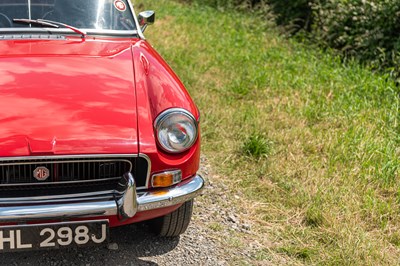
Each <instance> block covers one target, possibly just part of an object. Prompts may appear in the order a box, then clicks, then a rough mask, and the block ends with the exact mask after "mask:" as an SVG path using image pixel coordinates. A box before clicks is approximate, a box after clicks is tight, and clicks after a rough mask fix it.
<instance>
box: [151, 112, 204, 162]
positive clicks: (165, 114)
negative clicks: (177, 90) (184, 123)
mask: <svg viewBox="0 0 400 266" xmlns="http://www.w3.org/2000/svg"><path fill="white" fill-rule="evenodd" d="M177 114H178V115H183V116H186V117H187V118H188V119H190V120H191V122H192V124H193V125H194V129H195V134H194V138H193V139H192V140H191V141H190V145H189V146H188V147H186V148H185V149H181V150H175V149H170V148H168V147H166V146H165V145H163V143H161V141H160V139H159V135H158V134H159V130H158V129H159V125H161V124H162V123H163V122H165V121H166V120H167V119H168V118H170V117H172V116H174V115H177ZM153 127H154V131H155V135H156V140H157V144H158V146H159V147H160V148H161V149H162V150H163V151H165V152H167V153H173V154H179V153H183V152H185V151H188V150H190V149H191V148H192V147H193V145H194V144H195V143H196V141H197V139H198V137H199V122H198V121H197V120H196V118H195V117H194V115H193V114H192V113H190V112H189V111H187V110H185V109H182V108H170V109H167V110H165V111H163V112H161V113H160V114H159V115H158V116H157V118H156V119H155V120H154V124H153Z"/></svg>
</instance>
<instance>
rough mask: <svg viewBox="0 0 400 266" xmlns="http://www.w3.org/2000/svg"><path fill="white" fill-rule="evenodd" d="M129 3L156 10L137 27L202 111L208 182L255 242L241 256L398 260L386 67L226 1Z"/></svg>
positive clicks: (392, 96) (393, 129)
mask: <svg viewBox="0 0 400 266" xmlns="http://www.w3.org/2000/svg"><path fill="white" fill-rule="evenodd" d="M135 4H136V6H137V9H139V10H143V9H154V10H156V12H157V21H156V24H155V25H154V26H152V27H149V28H148V29H147V31H146V36H147V38H148V40H149V41H150V43H152V45H154V46H155V47H156V49H157V50H158V51H159V52H160V53H161V54H162V56H163V57H164V58H165V59H166V60H167V61H168V62H169V63H170V65H171V66H172V67H173V68H174V70H175V71H176V73H177V74H178V75H179V76H180V77H181V79H182V80H183V82H184V83H185V85H186V86H187V88H188V90H189V91H190V93H191V95H192V96H193V98H194V99H195V101H196V102H197V104H198V106H199V108H200V110H201V113H202V124H201V127H202V139H203V142H202V145H203V146H202V147H203V149H202V151H203V154H204V155H205V156H206V158H207V160H208V161H209V162H210V164H211V166H212V169H213V177H212V182H214V183H216V182H222V183H224V184H225V185H226V186H227V191H226V194H227V196H229V195H239V197H238V198H236V199H233V200H234V201H235V202H236V204H237V205H238V206H239V207H238V208H239V209H240V210H241V211H242V215H243V216H245V217H243V219H250V220H251V221H252V231H253V233H254V234H253V236H252V237H253V238H256V239H257V241H259V242H260V243H262V245H261V246H262V247H261V248H257V249H255V250H254V253H252V254H249V256H250V257H251V264H257V263H258V264H264V263H271V264H276V263H282V261H285V262H286V263H287V264H332V265H333V264H334V265H378V264H391V265H395V264H397V263H398V262H399V257H400V216H399V213H400V189H399V187H400V186H399V185H400V180H399V165H400V159H399V155H400V148H399V147H400V146H399V143H400V137H399V130H400V125H399V122H400V121H399V118H400V117H399V105H400V101H399V97H398V93H399V89H398V88H397V87H396V86H395V83H394V81H393V80H392V79H391V78H390V76H389V74H388V75H377V74H373V73H371V72H370V71H369V70H367V69H365V68H363V67H360V66H359V65H358V64H357V63H353V62H351V61H349V62H347V63H346V64H343V62H342V60H341V59H340V58H338V57H335V56H333V55H331V54H329V53H325V52H321V51H319V50H318V49H315V48H313V47H309V46H306V45H303V44H299V43H296V42H294V41H291V40H287V39H285V38H282V37H280V35H279V34H278V33H277V31H276V29H275V28H274V26H272V24H269V23H260V20H259V19H258V18H252V16H247V15H243V14H241V13H236V12H234V11H226V10H225V11H224V10H217V9H214V8H210V7H207V6H204V5H195V4H193V5H188V4H182V3H180V2H175V1H167V0H155V1H151V2H149V1H142V3H140V1H139V2H136V3H135ZM238 215H239V216H240V215H241V214H240V213H239V214H238ZM213 226H214V228H216V229H215V230H216V231H218V230H219V229H218V228H219V226H218V224H214V225H213ZM218 241H222V242H224V243H225V244H226V245H231V246H232V245H233V246H236V247H238V248H240V247H241V246H245V245H247V243H246V241H247V237H243V238H240V237H236V238H234V240H232V239H219V240H218ZM277 258H279V260H278V259H277ZM241 262H242V263H245V261H240V259H237V258H235V261H232V263H241ZM286 263H285V264H286Z"/></svg>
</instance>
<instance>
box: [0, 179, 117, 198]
mask: <svg viewBox="0 0 400 266" xmlns="http://www.w3.org/2000/svg"><path fill="white" fill-rule="evenodd" d="M119 179H121V177H110V178H102V179H87V180H81V181H61V182H57V181H56V182H43V183H17V184H0V187H23V186H40V185H68V184H80V183H96V182H102V181H113V180H119ZM0 200H1V198H0Z"/></svg>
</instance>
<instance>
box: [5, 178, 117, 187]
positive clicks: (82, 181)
mask: <svg viewBox="0 0 400 266" xmlns="http://www.w3.org/2000/svg"><path fill="white" fill-rule="evenodd" d="M119 179H121V177H112V178H102V179H90V180H80V181H59V182H40V183H39V182H38V183H18V184H0V187H19V186H21V187H22V186H43V185H44V186H46V185H54V184H56V185H68V184H79V183H87V182H90V183H93V182H102V181H107V180H108V181H110V180H119Z"/></svg>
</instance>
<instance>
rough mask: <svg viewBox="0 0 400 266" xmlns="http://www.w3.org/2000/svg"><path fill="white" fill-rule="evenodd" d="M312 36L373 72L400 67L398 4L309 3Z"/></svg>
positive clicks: (383, 0) (379, 0)
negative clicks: (371, 69) (312, 16)
mask: <svg viewBox="0 0 400 266" xmlns="http://www.w3.org/2000/svg"><path fill="white" fill-rule="evenodd" d="M311 7H312V10H313V14H314V25H313V31H312V32H311V34H312V35H311V36H312V38H313V39H314V40H316V41H317V42H318V43H319V44H322V45H323V46H326V47H332V48H334V49H337V50H338V51H340V52H341V53H342V54H343V55H344V56H346V57H355V58H357V59H359V60H361V61H363V62H368V63H369V64H370V65H371V66H372V67H373V68H375V69H382V70H385V69H386V70H394V71H392V73H395V72H398V69H399V66H400V56H399V52H398V51H399V48H400V37H399V36H400V35H399V32H400V19H399V18H400V2H399V1H392V0H390V1H389V0H370V1H367V0H352V1H345V0H325V1H323V2H322V1H320V2H319V3H312V4H311Z"/></svg>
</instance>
